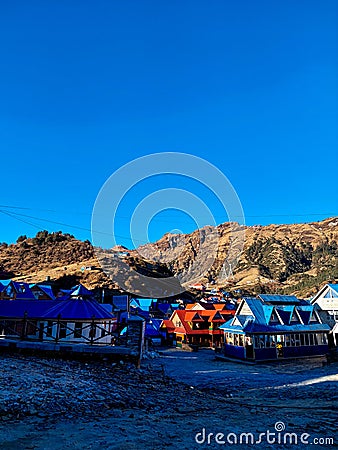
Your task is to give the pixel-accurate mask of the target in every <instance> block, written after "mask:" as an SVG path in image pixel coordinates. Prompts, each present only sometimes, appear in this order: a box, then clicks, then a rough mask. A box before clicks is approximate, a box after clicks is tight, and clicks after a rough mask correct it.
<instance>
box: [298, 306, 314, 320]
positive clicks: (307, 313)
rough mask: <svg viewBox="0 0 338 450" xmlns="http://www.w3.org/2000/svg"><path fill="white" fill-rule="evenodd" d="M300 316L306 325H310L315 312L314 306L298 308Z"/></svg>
mask: <svg viewBox="0 0 338 450" xmlns="http://www.w3.org/2000/svg"><path fill="white" fill-rule="evenodd" d="M297 309H298V314H299V316H300V318H301V319H302V322H303V324H304V325H307V324H309V323H310V319H311V316H312V311H313V310H314V306H310V305H309V306H299V307H298V308H297Z"/></svg>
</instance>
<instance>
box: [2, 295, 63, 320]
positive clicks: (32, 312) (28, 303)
mask: <svg viewBox="0 0 338 450" xmlns="http://www.w3.org/2000/svg"><path fill="white" fill-rule="evenodd" d="M55 302H56V301H55V300H44V301H40V300H36V299H34V300H0V317H8V318H10V317H13V318H23V317H24V316H25V313H27V316H28V317H31V318H40V317H42V316H43V315H44V314H45V313H46V311H47V310H48V309H49V308H51V307H52V306H53V305H55Z"/></svg>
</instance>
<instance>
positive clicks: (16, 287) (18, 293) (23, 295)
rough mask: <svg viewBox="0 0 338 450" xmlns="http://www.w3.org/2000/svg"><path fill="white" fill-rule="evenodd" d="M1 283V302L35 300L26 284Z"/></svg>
mask: <svg viewBox="0 0 338 450" xmlns="http://www.w3.org/2000/svg"><path fill="white" fill-rule="evenodd" d="M1 283H2V289H1V292H0V298H1V299H3V300H33V299H35V297H34V295H33V293H32V291H31V288H30V286H29V284H28V283H24V282H21V281H20V282H19V281H13V280H9V281H8V282H7V283H4V282H3V281H2V282H1Z"/></svg>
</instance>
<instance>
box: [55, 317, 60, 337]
mask: <svg viewBox="0 0 338 450" xmlns="http://www.w3.org/2000/svg"><path fill="white" fill-rule="evenodd" d="M57 319H58V321H57V323H56V335H55V343H56V344H57V343H58V342H59V334H60V319H61V315H60V314H59V315H58V317H57Z"/></svg>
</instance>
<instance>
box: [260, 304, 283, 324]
mask: <svg viewBox="0 0 338 450" xmlns="http://www.w3.org/2000/svg"><path fill="white" fill-rule="evenodd" d="M262 308H263V312H264V317H265V323H269V322H270V320H271V318H272V316H275V317H277V315H276V312H275V309H274V307H273V306H272V305H262ZM278 321H279V319H278Z"/></svg>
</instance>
